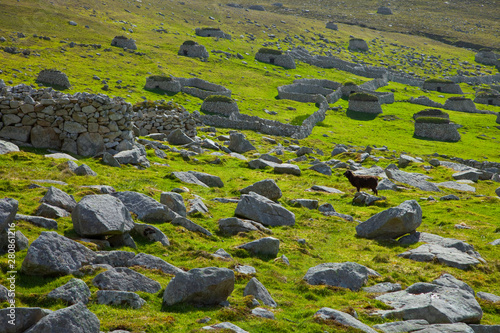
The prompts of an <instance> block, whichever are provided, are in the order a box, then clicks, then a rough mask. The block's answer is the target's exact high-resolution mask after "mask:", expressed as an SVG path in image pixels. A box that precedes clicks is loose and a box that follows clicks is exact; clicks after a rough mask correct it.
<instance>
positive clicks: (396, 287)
mask: <svg viewBox="0 0 500 333" xmlns="http://www.w3.org/2000/svg"><path fill="white" fill-rule="evenodd" d="M363 290H364V291H366V292H367V293H392V292H393V291H400V290H401V285H400V284H399V283H391V282H382V283H377V284H376V285H374V286H371V287H365V288H363Z"/></svg>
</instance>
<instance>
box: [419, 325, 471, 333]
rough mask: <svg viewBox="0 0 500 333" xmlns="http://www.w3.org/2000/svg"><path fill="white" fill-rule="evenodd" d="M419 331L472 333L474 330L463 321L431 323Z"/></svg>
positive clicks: (421, 332) (425, 332) (426, 332)
mask: <svg viewBox="0 0 500 333" xmlns="http://www.w3.org/2000/svg"><path fill="white" fill-rule="evenodd" d="M418 332H419V333H457V332H459V333H474V330H473V329H472V328H470V327H469V325H467V324H464V323H454V324H433V325H429V326H427V327H426V328H424V329H423V330H420V331H418Z"/></svg>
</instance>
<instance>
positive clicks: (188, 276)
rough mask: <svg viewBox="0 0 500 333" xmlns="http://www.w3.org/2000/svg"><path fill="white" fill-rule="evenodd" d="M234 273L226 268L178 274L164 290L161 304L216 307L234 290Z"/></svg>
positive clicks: (196, 269) (212, 268) (195, 269)
mask: <svg viewBox="0 0 500 333" xmlns="http://www.w3.org/2000/svg"><path fill="white" fill-rule="evenodd" d="M234 281H235V279H234V272H233V271H232V270H230V269H227V268H217V267H205V268H194V269H191V270H190V271H188V272H180V273H178V274H177V275H176V276H175V277H174V278H173V279H172V280H170V282H169V284H168V285H167V287H166V288H165V292H164V294H163V304H164V305H166V306H171V305H174V304H177V303H190V304H200V305H218V304H219V303H221V302H224V301H226V299H227V298H228V297H229V295H231V293H232V292H233V289H234Z"/></svg>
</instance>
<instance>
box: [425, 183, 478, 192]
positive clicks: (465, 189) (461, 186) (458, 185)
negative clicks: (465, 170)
mask: <svg viewBox="0 0 500 333" xmlns="http://www.w3.org/2000/svg"><path fill="white" fill-rule="evenodd" d="M434 184H435V185H437V186H438V187H444V188H450V189H452V190H457V191H463V192H476V188H475V187H474V186H470V185H467V184H461V183H457V182H454V181H448V182H442V183H434Z"/></svg>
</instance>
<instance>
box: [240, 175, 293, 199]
mask: <svg viewBox="0 0 500 333" xmlns="http://www.w3.org/2000/svg"><path fill="white" fill-rule="evenodd" d="M250 192H255V193H257V194H259V195H262V196H264V197H266V198H268V199H270V200H273V201H276V200H278V199H279V198H281V196H282V195H283V194H282V193H281V189H280V188H279V187H278V185H277V184H276V182H275V181H274V179H264V180H261V181H258V182H256V183H254V184H252V185H250V186H247V187H245V188H243V189H241V190H240V193H241V194H249V193H250Z"/></svg>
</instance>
